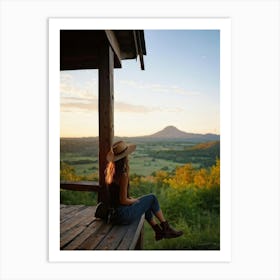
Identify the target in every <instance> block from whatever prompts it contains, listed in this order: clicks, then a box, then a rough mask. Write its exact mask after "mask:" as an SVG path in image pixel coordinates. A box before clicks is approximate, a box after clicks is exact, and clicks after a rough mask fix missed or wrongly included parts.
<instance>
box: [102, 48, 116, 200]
mask: <svg viewBox="0 0 280 280" xmlns="http://www.w3.org/2000/svg"><path fill="white" fill-rule="evenodd" d="M99 59H100V62H99V70H98V74H99V104H98V106H99V109H98V110H99V185H100V187H101V191H100V192H99V196H98V201H104V202H108V195H107V189H106V185H105V175H104V171H105V168H106V165H107V160H106V155H107V153H108V151H109V150H110V148H111V146H112V144H113V138H114V53H113V50H112V48H111V46H110V45H109V44H107V45H105V46H102V48H101V49H100V53H99Z"/></svg>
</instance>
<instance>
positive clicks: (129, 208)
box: [115, 194, 160, 224]
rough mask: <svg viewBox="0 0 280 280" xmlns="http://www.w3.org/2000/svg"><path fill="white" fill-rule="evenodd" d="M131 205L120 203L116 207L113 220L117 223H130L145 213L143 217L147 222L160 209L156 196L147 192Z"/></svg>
mask: <svg viewBox="0 0 280 280" xmlns="http://www.w3.org/2000/svg"><path fill="white" fill-rule="evenodd" d="M138 200H139V201H137V202H135V203H133V204H131V205H121V206H119V207H118V208H117V209H116V217H115V222H116V223H117V224H130V223H132V222H133V221H135V220H136V219H138V218H139V217H141V216H142V214H144V213H145V219H146V220H147V221H148V222H149V221H151V220H152V218H153V215H154V214H155V213H157V212H158V211H159V210H160V207H159V203H158V200H157V197H156V196H155V195H154V194H147V195H144V196H142V197H140V198H139V199H138Z"/></svg>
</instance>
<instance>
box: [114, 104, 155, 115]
mask: <svg viewBox="0 0 280 280" xmlns="http://www.w3.org/2000/svg"><path fill="white" fill-rule="evenodd" d="M158 110H159V108H155V107H147V106H143V105H134V104H129V103H124V102H115V111H118V112H122V113H149V112H154V111H158Z"/></svg>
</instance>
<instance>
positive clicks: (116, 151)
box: [107, 141, 136, 161]
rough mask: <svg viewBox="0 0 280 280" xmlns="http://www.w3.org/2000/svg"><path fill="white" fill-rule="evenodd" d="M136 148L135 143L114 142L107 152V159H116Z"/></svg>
mask: <svg viewBox="0 0 280 280" xmlns="http://www.w3.org/2000/svg"><path fill="white" fill-rule="evenodd" d="M135 149H136V145H135V144H129V145H128V144H126V143H125V142H124V141H118V142H116V143H115V144H114V145H113V146H112V148H111V150H110V151H109V152H108V154H107V160H108V161H118V160H120V159H122V158H124V157H126V156H127V155H129V154H131V153H132V152H134V151H135Z"/></svg>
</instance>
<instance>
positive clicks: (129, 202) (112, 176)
mask: <svg viewBox="0 0 280 280" xmlns="http://www.w3.org/2000/svg"><path fill="white" fill-rule="evenodd" d="M135 149H136V145H133V144H131V145H127V144H126V143H125V142H124V141H119V142H116V143H115V144H114V145H113V147H112V148H111V151H110V152H109V153H108V154H107V160H108V162H109V163H108V164H107V168H106V170H105V180H106V184H107V186H108V189H109V193H110V199H111V206H112V207H113V208H114V209H115V215H114V222H115V223H118V224H129V223H131V222H133V221H134V220H135V219H138V218H139V217H140V216H142V214H144V213H145V219H146V220H147V222H148V223H149V224H150V225H151V227H152V228H153V230H154V231H155V239H156V240H160V239H162V238H175V237H179V236H181V235H182V234H183V232H182V231H177V230H174V229H173V228H171V227H170V226H169V224H168V222H167V221H166V220H165V218H164V216H163V213H162V211H161V209H160V206H159V203H158V200H157V197H156V196H155V195H154V194H148V195H144V196H142V197H140V198H137V199H136V198H132V197H130V196H129V165H128V155H129V154H131V153H132V152H133V151H134V150H135ZM154 216H156V217H157V219H158V220H159V222H160V225H158V224H157V223H156V221H155V219H154Z"/></svg>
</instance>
